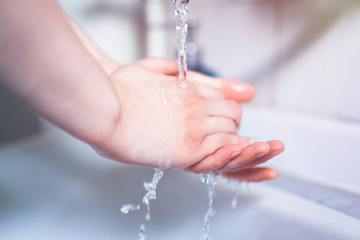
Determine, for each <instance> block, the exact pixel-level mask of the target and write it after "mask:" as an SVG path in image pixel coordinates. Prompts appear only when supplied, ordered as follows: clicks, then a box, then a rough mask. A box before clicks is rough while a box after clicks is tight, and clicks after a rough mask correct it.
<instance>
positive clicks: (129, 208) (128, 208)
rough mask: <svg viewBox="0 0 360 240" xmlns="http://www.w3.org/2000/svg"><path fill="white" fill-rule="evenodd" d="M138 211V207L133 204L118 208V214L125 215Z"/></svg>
mask: <svg viewBox="0 0 360 240" xmlns="http://www.w3.org/2000/svg"><path fill="white" fill-rule="evenodd" d="M138 210H140V205H139V204H138V205H134V204H125V205H123V206H122V207H121V208H120V212H122V214H124V215H126V214H128V213H129V212H131V211H138Z"/></svg>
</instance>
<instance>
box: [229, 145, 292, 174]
mask: <svg viewBox="0 0 360 240" xmlns="http://www.w3.org/2000/svg"><path fill="white" fill-rule="evenodd" d="M267 143H268V144H269V146H270V150H269V152H268V153H267V154H266V155H264V156H262V157H259V158H258V159H256V160H254V161H252V162H249V163H248V164H245V165H244V166H242V167H240V168H239V169H235V171H236V170H241V169H244V168H252V167H254V166H257V165H259V164H262V163H265V162H267V161H268V160H270V159H272V158H273V157H275V156H277V155H279V154H280V153H282V152H283V151H284V149H285V146H284V144H283V143H282V142H281V141H279V140H271V141H268V142H267Z"/></svg>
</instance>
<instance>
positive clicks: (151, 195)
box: [142, 168, 164, 221]
mask: <svg viewBox="0 0 360 240" xmlns="http://www.w3.org/2000/svg"><path fill="white" fill-rule="evenodd" d="M163 175H164V171H163V170H161V169H158V168H156V169H155V173H154V176H153V179H152V181H151V182H144V188H145V190H146V194H145V195H144V197H143V199H142V202H143V203H144V204H145V205H146V207H147V214H146V216H145V219H146V221H149V220H150V200H154V199H156V186H157V184H158V183H159V181H160V179H161V178H162V176H163Z"/></svg>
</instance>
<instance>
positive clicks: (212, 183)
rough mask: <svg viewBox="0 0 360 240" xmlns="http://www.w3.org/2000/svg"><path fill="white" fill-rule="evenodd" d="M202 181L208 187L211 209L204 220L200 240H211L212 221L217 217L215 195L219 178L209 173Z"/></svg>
mask: <svg viewBox="0 0 360 240" xmlns="http://www.w3.org/2000/svg"><path fill="white" fill-rule="evenodd" d="M201 181H202V182H203V184H206V185H208V196H209V208H208V210H207V212H206V215H205V218H204V223H203V231H202V235H201V238H200V239H201V240H210V239H211V237H210V227H211V222H212V219H213V217H214V215H215V193H216V185H217V183H218V176H216V175H215V174H214V173H207V174H204V175H203V177H202V179H201Z"/></svg>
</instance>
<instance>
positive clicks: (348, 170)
mask: <svg viewBox="0 0 360 240" xmlns="http://www.w3.org/2000/svg"><path fill="white" fill-rule="evenodd" d="M58 2H59V4H60V5H61V6H62V7H63V8H64V10H65V11H66V12H67V13H68V14H69V15H70V16H71V17H72V18H73V19H74V20H75V21H76V22H77V23H78V24H79V25H80V26H82V27H83V28H84V30H85V31H86V32H87V33H88V34H89V35H90V36H91V38H92V39H93V40H94V41H95V42H96V43H97V44H98V45H99V46H100V47H101V48H102V49H103V50H104V51H105V52H106V53H107V54H108V55H109V56H111V57H112V58H114V59H115V60H117V61H118V62H120V63H129V62H133V61H136V60H139V59H141V58H144V57H154V56H157V57H158V56H161V57H166V58H176V32H175V21H174V9H173V5H172V1H171V0H88V1H85V0H82V1H72V0H59V1H58ZM189 15H190V17H189V37H188V41H189V44H188V48H189V64H190V65H191V66H190V67H191V68H193V69H195V70H198V71H201V72H204V73H206V74H210V75H214V76H219V77H227V78H235V79H238V80H240V81H245V82H249V83H251V84H253V85H254V86H255V87H256V89H257V94H256V97H255V98H254V100H253V101H252V102H251V103H248V104H246V105H245V106H244V116H243V121H242V126H241V129H240V134H242V135H246V136H250V137H255V138H257V139H258V140H269V139H273V138H276V139H281V140H283V141H284V143H285V145H286V151H285V152H284V154H282V156H280V157H277V158H276V159H274V160H272V163H270V165H271V166H273V167H275V168H276V169H278V170H279V171H280V173H281V174H283V175H284V176H287V177H289V178H291V179H293V178H294V179H300V180H301V181H306V182H309V183H312V184H315V185H317V186H322V187H326V188H330V189H334V190H336V191H341V192H344V193H348V194H351V195H354V196H359V195H360V175H359V174H358V172H359V170H360V158H359V156H360V106H359V104H360V94H359V92H358V91H359V90H358V89H360V1H359V0H331V1H329V0H316V1H314V0H191V1H190V3H189ZM59 131H60V130H59V129H57V128H56V127H54V126H52V125H51V124H49V123H48V122H46V121H45V120H43V119H41V118H39V117H38V116H36V115H35V114H34V113H33V112H32V111H31V110H29V109H27V107H26V106H25V105H24V104H23V103H21V102H19V101H18V100H16V99H15V98H13V97H12V96H11V95H10V94H9V93H7V92H6V90H4V89H3V88H1V87H0V152H6V151H9V150H8V149H12V150H11V151H12V152H13V153H14V152H16V151H17V150H18V149H22V147H23V144H25V145H26V146H27V145H29V144H30V145H31V144H33V142H36V144H39V143H38V141H39V137H38V136H53V135H54V132H55V135H56V134H58V133H59ZM61 134H62V133H60V135H61ZM34 136H35V137H34ZM29 137H30V138H29ZM67 137H68V138H70V137H69V136H67ZM24 139H27V140H25V141H24ZM41 139H42V140H41V141H40V142H41V144H43V143H45V144H46V141H45V140H43V138H41ZM47 139H48V138H47ZM19 141H20V142H19ZM41 144H40V145H41ZM76 146H77V145H76ZM70 148H71V147H70ZM65 149H66V148H65ZM79 149H82V150H83V151H84V152H86V151H87V150H84V148H82V147H79ZM73 150H74V151H76V150H75V149H73ZM64 151H67V150H64ZM86 156H88V155H86ZM0 157H1V156H0ZM0 161H1V159H0ZM3 164H5V163H4V161H3ZM4 166H5V165H4ZM5 185H6V184H5ZM274 185H276V182H275V183H274ZM279 185H281V184H279ZM288 188H289V187H288ZM0 190H1V189H0ZM288 190H289V189H288ZM289 191H290V190H289ZM300 195H301V193H300ZM318 198H321V201H326V199H323V198H322V197H321V196H318ZM327 199H328V198H327ZM319 201H320V200H319ZM0 203H1V202H0ZM337 204H340V203H337ZM347 204H348V205H346V203H344V201H341V204H340V205H341V206H343V207H344V208H350V207H351V209H352V211H353V212H355V213H356V214H355V217H357V218H360V207H359V206H358V205H357V206H355V207H354V205H352V204H351V203H349V202H348V203H347ZM330 205H331V204H330ZM335 205H336V204H335ZM0 210H1V208H0ZM353 217H354V216H353ZM260 239H261V238H260ZM324 239H325V238H324Z"/></svg>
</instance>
